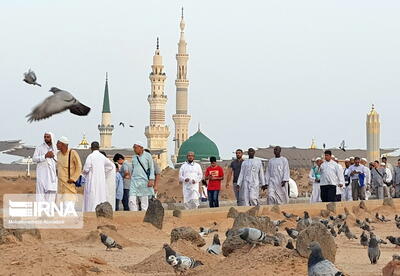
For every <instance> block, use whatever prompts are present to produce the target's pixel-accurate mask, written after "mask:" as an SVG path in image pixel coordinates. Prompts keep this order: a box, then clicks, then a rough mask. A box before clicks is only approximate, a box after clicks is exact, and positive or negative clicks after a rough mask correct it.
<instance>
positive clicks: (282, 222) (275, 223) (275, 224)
mask: <svg viewBox="0 0 400 276" xmlns="http://www.w3.org/2000/svg"><path fill="white" fill-rule="evenodd" d="M285 222H286V220H280V219H278V220H273V221H272V224H273V225H274V226H281V225H282V224H284V223H285Z"/></svg>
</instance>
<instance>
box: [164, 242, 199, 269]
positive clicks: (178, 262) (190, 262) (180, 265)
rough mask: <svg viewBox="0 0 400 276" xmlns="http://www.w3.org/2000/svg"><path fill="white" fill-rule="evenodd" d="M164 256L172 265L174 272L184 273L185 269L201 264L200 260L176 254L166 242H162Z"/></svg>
mask: <svg viewBox="0 0 400 276" xmlns="http://www.w3.org/2000/svg"><path fill="white" fill-rule="evenodd" d="M163 248H164V249H165V258H166V261H167V263H168V264H169V265H170V266H172V267H173V268H174V270H175V273H176V274H178V272H179V273H181V274H182V273H185V272H186V271H187V270H189V269H192V268H195V267H198V266H200V265H203V263H202V262H201V261H197V260H195V259H192V258H189V257H186V256H182V255H179V254H177V253H176V252H175V251H174V250H173V249H172V248H171V247H170V246H169V245H168V244H164V246H163Z"/></svg>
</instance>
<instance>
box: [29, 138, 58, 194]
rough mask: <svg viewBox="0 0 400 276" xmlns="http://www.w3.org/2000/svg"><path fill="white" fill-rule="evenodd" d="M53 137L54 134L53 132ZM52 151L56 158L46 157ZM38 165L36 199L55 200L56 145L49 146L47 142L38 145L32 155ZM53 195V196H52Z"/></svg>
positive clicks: (56, 183) (56, 180)
mask: <svg viewBox="0 0 400 276" xmlns="http://www.w3.org/2000/svg"><path fill="white" fill-rule="evenodd" d="M51 136H52V138H53V135H52V134H51ZM49 151H52V152H53V153H54V158H45V157H44V156H45V155H46V153H47V152H49ZM32 159H33V161H34V162H36V163H37V166H36V199H37V201H48V202H51V201H53V202H54V201H55V194H56V193H57V186H58V178H57V172H56V167H57V162H56V160H57V149H56V148H55V145H54V144H53V145H52V146H50V147H49V146H48V145H47V144H46V143H43V144H41V145H40V146H38V147H36V149H35V152H34V154H33V157H32ZM50 195H51V196H50Z"/></svg>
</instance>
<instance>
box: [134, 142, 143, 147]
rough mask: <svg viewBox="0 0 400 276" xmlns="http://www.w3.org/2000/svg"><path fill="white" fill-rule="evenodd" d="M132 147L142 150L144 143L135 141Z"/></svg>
mask: <svg viewBox="0 0 400 276" xmlns="http://www.w3.org/2000/svg"><path fill="white" fill-rule="evenodd" d="M133 145H134V146H139V147H142V148H144V143H143V142H142V141H136V142H135V144H133Z"/></svg>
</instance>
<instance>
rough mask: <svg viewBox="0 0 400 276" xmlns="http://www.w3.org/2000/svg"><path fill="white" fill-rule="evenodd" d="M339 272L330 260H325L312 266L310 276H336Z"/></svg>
mask: <svg viewBox="0 0 400 276" xmlns="http://www.w3.org/2000/svg"><path fill="white" fill-rule="evenodd" d="M338 272H339V270H337V268H336V267H335V265H334V264H332V263H331V262H330V261H328V260H323V261H320V262H318V263H316V264H315V265H313V266H311V267H310V268H309V271H308V276H320V275H335V274H336V273H338Z"/></svg>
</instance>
